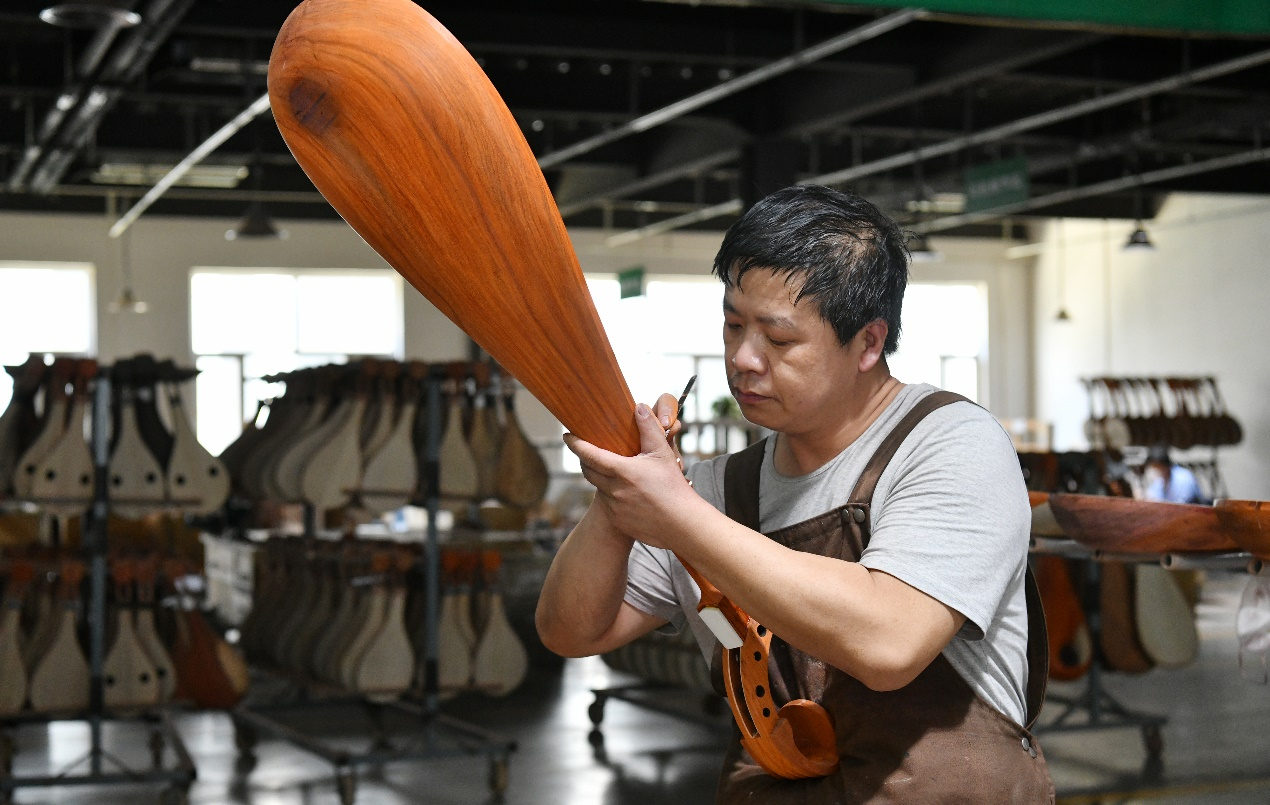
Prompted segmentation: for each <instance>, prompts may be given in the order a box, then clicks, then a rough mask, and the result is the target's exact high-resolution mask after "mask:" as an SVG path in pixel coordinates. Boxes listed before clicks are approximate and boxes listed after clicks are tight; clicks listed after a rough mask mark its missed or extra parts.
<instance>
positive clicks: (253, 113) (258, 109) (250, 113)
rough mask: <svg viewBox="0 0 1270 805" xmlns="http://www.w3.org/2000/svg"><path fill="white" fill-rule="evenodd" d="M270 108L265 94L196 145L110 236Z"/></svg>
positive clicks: (126, 229)
mask: <svg viewBox="0 0 1270 805" xmlns="http://www.w3.org/2000/svg"><path fill="white" fill-rule="evenodd" d="M268 108H269V93H267V92H266V93H265V94H264V95H261V96H260V97H259V98H257V99H256V100H255V101H253V102H252V104H251V105H250V106H248V107H247V108H246V109H244V110H242V111H241V112H239V113H238V115H237V116H236V117H234V119H233V120H231V121H229V122H228V123H226V124H225V125H223V126H221V127H220V128H219V129H217V130H216V132H215V133H214V134H213V135H212V136H211V137H208V138H207V139H206V140H204V141H203V142H202V143H200V144H199V146H198V147H197V148H195V149H194V150H193V151H191V152H190V153H189V154H188V155H186V157H185V159H182V160H181V161H180V162H178V163H176V165H174V166H173V167H172V170H170V171H168V172H167V173H166V174H165V175H164V177H163V178H162V179H160V180H159V181H158V182H156V183H155V185H154V187H152V188H150V190H149V191H147V192H146V194H145V195H144V196H142V197H141V199H140V200H139V201H138V202H137V203H136V204H133V205H132V207H131V208H129V210H128V211H127V212H126V213H124V214H123V215H122V216H120V218H119V220H118V221H115V223H114V225H113V226H111V227H110V236H111V237H112V238H117V237H119V236H120V235H122V234H123V233H124V232H126V231H128V227H130V226H132V223H133V222H134V221H136V220H137V219H138V218H140V217H141V213H143V212H145V211H146V210H147V209H149V208H150V205H151V204H153V203H154V202H156V201H158V200H159V197H160V196H162V195H163V194H164V193H166V192H167V190H168V188H169V187H171V186H172V185H174V184H176V182H177V181H178V180H179V179H180V178H181V177H182V176H184V175H185V174H186V173H187V172H188V171H189V169H190V168H192V167H194V166H195V165H197V164H198V163H200V162H202V161H203V160H204V159H205V158H206V157H207V155H208V154H210V153H212V152H213V151H215V150H216V149H217V148H219V147H220V145H221V144H222V143H224V142H225V141H226V140H228V139H229V138H230V137H233V136H234V135H235V134H237V133H238V130H239V129H241V128H242V127H243V126H245V125H247V124H248V123H250V122H251V121H253V120H255V119H256V118H257V117H259V116H260V115H261V114H262V113H263V112H264V111H265V110H266V109H268Z"/></svg>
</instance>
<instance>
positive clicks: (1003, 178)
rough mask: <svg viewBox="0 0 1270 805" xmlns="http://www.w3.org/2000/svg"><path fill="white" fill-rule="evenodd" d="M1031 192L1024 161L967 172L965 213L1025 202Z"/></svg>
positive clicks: (998, 164) (1001, 161)
mask: <svg viewBox="0 0 1270 805" xmlns="http://www.w3.org/2000/svg"><path fill="white" fill-rule="evenodd" d="M1031 191H1032V185H1031V182H1030V180H1029V178H1028V172H1027V160H1026V159H1023V158H1022V157H1019V158H1017V159H1003V160H1000V161H997V162H989V163H988V164H987V165H979V166H977V167H974V168H969V169H967V170H966V212H979V211H980V210H990V209H993V208H995V207H1004V206H1005V205H1007V204H1018V203H1020V202H1023V201H1027V199H1028V196H1029V194H1030V193H1031Z"/></svg>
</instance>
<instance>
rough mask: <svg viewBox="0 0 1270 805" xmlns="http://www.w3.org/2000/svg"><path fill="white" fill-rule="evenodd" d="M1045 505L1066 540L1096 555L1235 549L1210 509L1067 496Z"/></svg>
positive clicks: (1119, 499)
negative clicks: (1105, 552)
mask: <svg viewBox="0 0 1270 805" xmlns="http://www.w3.org/2000/svg"><path fill="white" fill-rule="evenodd" d="M1049 505H1050V510H1051V511H1052V512H1053V513H1054V519H1055V520H1057V521H1058V524H1059V525H1060V526H1061V527H1062V529H1063V533H1064V534H1066V535H1067V536H1068V537H1070V538H1071V539H1074V540H1076V541H1077V542H1080V543H1081V544H1083V545H1085V546H1087V547H1090V548H1093V549H1096V550H1101V551H1110V552H1114V553H1156V554H1162V553H1201V552H1220V551H1234V550H1238V549H1239V546H1238V545H1236V544H1235V542H1234V540H1232V539H1231V538H1230V535H1229V533H1228V532H1227V530H1226V529H1225V528H1223V527H1222V525H1221V522H1220V521H1219V520H1218V519H1217V512H1216V510H1215V509H1214V507H1212V506H1198V505H1192V504H1186V503H1157V502H1154V501H1146V500H1134V499H1133V498H1116V497H1106V496H1103V495H1070V494H1054V495H1050V497H1049Z"/></svg>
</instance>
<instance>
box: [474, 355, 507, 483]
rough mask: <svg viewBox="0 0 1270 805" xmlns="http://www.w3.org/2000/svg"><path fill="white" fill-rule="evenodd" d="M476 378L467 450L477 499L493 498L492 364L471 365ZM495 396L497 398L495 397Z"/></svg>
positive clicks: (495, 444)
mask: <svg viewBox="0 0 1270 805" xmlns="http://www.w3.org/2000/svg"><path fill="white" fill-rule="evenodd" d="M472 369H473V374H474V375H475V377H476V393H475V394H473V395H472V427H471V429H469V431H468V434H467V445H468V449H469V450H470V451H471V453H472V461H473V462H474V463H475V464H476V499H477V500H478V501H482V500H488V499H489V498H492V497H494V494H495V492H496V489H495V475H496V472H497V469H498V453H499V449H498V446H499V442H500V440H499V433H498V411H497V410H495V409H493V408H491V407H490V401H491V396H490V394H489V384H490V367H489V364H488V363H478V364H476V365H475V366H473V367H472ZM493 399H496V398H493Z"/></svg>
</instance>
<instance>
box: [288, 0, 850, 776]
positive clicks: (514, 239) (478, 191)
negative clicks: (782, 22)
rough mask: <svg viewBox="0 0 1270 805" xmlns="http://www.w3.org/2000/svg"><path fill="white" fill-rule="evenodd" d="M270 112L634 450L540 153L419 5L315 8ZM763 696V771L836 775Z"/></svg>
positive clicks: (504, 347)
mask: <svg viewBox="0 0 1270 805" xmlns="http://www.w3.org/2000/svg"><path fill="white" fill-rule="evenodd" d="M269 98H270V102H271V105H272V108H273V115H274V119H275V120H276V122H277V124H278V128H279V129H280V130H281V132H282V136H283V139H284V140H286V143H287V146H288V147H289V148H290V149H291V153H292V154H293V155H294V156H295V158H296V161H297V162H298V163H299V164H300V167H302V168H303V169H304V171H305V173H307V174H308V176H309V178H310V179H311V180H312V181H313V184H314V185H315V186H316V187H317V188H318V190H320V191H321V192H322V195H323V196H325V197H326V199H327V201H329V202H330V203H331V206H333V207H334V208H335V209H336V211H338V212H339V214H340V215H341V216H343V217H344V219H345V220H346V221H347V222H348V223H349V225H351V226H352V227H353V229H354V230H356V231H357V233H358V234H359V235H361V236H362V238H363V239H364V240H365V241H366V242H367V243H368V244H370V246H371V247H372V248H374V249H375V251H377V252H378V253H379V254H380V255H381V256H382V257H383V258H384V259H385V260H386V261H387V262H388V263H389V264H390V265H391V266H392V267H393V268H395V269H396V270H397V271H398V272H399V273H400V274H401V275H402V276H404V277H405V278H406V279H407V280H409V282H410V284H411V285H413V286H414V287H415V288H417V289H418V290H419V291H420V292H421V293H423V295H424V296H426V297H427V298H428V299H429V300H430V301H431V302H432V303H433V304H434V305H436V307H437V308H438V309H439V310H441V312H442V313H444V314H445V315H446V316H448V317H449V318H450V319H451V320H452V321H453V322H454V323H455V324H457V325H458V326H459V327H460V328H462V329H463V330H464V331H465V332H466V333H467V334H468V335H469V336H471V337H472V339H473V340H474V341H476V342H477V343H478V344H480V345H481V346H482V347H483V348H484V349H485V351H486V352H488V353H489V354H490V356H491V357H493V358H494V360H496V361H497V362H498V363H499V364H500V365H501V366H502V367H503V368H504V369H506V370H508V371H509V372H510V373H511V374H512V375H513V376H514V377H515V378H516V379H517V380H518V381H519V382H520V383H521V384H522V385H524V386H525V388H526V389H528V390H529V391H530V393H532V394H533V395H534V396H535V397H537V398H538V400H539V401H541V402H542V404H543V405H544V406H546V408H547V410H549V411H550V412H551V413H552V414H553V415H554V416H555V417H556V418H557V419H559V420H560V422H561V423H563V424H564V426H565V427H566V428H568V430H569V431H570V432H572V433H574V434H576V435H577V436H579V437H580V438H582V439H585V440H586V441H588V442H590V443H592V444H595V445H598V446H599V447H602V448H604V449H606V450H610V451H612V452H615V453H619V454H621V455H626V456H633V455H635V454H637V453H638V452H639V445H640V440H639V432H638V430H637V429H636V426H635V419H634V416H633V411H634V408H635V403H634V400H633V398H632V397H631V393H630V391H629V389H628V388H627V386H626V381H625V379H624V378H623V376H622V372H621V370H620V368H619V367H618V365H617V359H616V358H615V357H614V355H613V350H612V348H611V347H610V345H609V341H608V338H607V337H606V336H605V333H604V329H603V326H602V325H601V323H600V319H599V314H598V313H597V312H596V310H595V305H594V303H593V302H592V299H591V294H590V292H589V291H588V289H587V286H586V280H585V278H584V277H583V275H582V271H581V268H580V267H579V265H578V261H577V257H576V256H575V255H574V253H573V248H572V245H571V243H570V240H569V235H568V232H567V231H566V230H565V227H564V222H563V221H562V220H561V218H560V214H559V212H558V210H557V208H556V204H555V201H554V199H553V198H552V196H551V192H550V190H549V188H548V187H547V184H546V181H545V180H544V178H543V175H542V172H541V170H539V168H538V165H537V162H536V160H535V158H534V154H533V151H532V150H531V149H530V147H529V145H528V143H527V142H525V138H524V135H523V134H521V131H520V127H519V125H518V124H517V123H516V120H515V118H513V117H512V115H511V112H510V111H509V110H508V109H507V107H506V105H505V104H504V103H503V101H502V99H501V98H500V97H499V95H498V92H497V91H496V90H495V89H494V86H493V85H492V84H491V83H490V81H489V79H488V78H487V77H486V76H485V73H484V72H483V71H482V70H481V68H480V67H479V66H478V65H477V63H476V61H475V60H474V59H473V58H472V56H471V55H470V54H468V52H467V51H466V50H464V49H463V46H462V45H460V44H459V42H458V41H457V40H456V39H455V38H454V37H453V36H452V35H451V34H450V33H449V32H448V31H446V30H445V28H443V27H442V26H441V25H440V23H438V22H437V21H436V20H435V19H433V18H432V17H431V16H430V15H429V14H428V13H427V12H426V11H424V10H423V9H421V8H419V7H418V6H417V5H415V4H414V3H411V2H409V0H305V2H303V3H301V4H300V5H299V6H298V7H297V8H296V9H295V10H294V11H292V12H291V15H290V16H289V17H288V18H287V21H286V23H284V24H283V26H282V29H281V30H280V32H279V34H278V38H277V41H276V42H275V44H274V48H273V53H272V54H271V56H270V60H269ZM743 624H744V628H746V629H747V633H748V619H747V620H746V621H743ZM757 628H761V627H757V626H756V634H757ZM733 642H735V641H733ZM756 650H759V651H760V652H761V651H763V649H762V648H761V647H759V648H756ZM752 653H753V652H751V654H752ZM747 673H749V672H748V671H747ZM752 674H760V675H761V677H765V676H766V674H767V665H766V661H764V662H763V663H761V664H759V663H755V668H754V669H752ZM761 677H760V681H759V682H756V683H755V685H754V687H757V686H758V685H760V684H762V683H761ZM741 678H742V679H745V678H748V677H746V675H745V674H742V675H741ZM743 694H744V695H743ZM753 694H754V692H753V691H752V690H745V691H737V690H735V689H734V690H733V691H732V693H731V694H730V695H729V701H730V703H731V704H732V706H733V712H734V713H735V714H736V715H737V720H738V723H739V724H741V726H742V729H743V731H748V730H749V728H748V727H747V723H749V722H746V721H745V713H750V714H751V716H750V719H751V721H754V717H753V713H755V712H757V713H758V714H759V718H758V719H757V721H754V723H755V725H756V726H755V728H754V732H755V733H756V734H755V735H754V736H752V737H749V738H747V740H748V741H749V743H748V744H747V747H751V744H752V745H753V747H756V748H752V747H751V753H752V754H753V755H754V757H755V760H758V761H759V762H760V763H761V764H763V767H764V768H765V769H767V770H768V771H769V772H770V773H772V774H773V775H777V776H781V777H790V776H793V777H799V776H802V777H805V776H814V775H815V774H826V773H828V772H829V771H831V770H832V768H833V766H835V765H836V757H835V758H834V759H833V761H832V762H828V763H826V762H820V761H823V760H824V759H825V758H827V757H828V755H829V753H832V752H834V741H833V729H832V724H831V722H830V721H829V719H828V714H827V713H825V712H824V711H823V710H819V712H817V711H816V709H813V708H808V707H806V706H803V705H797V706H794V707H788V706H787V708H786V709H784V710H781V711H779V712H777V713H775V714H774V716H773V717H774V719H775V720H774V721H771V722H769V721H767V720H765V719H767V716H763V715H762V712H763V708H762V703H761V702H759V701H757V700H756V699H755V696H754V695H753ZM768 704H769V707H768V709H769V710H770V702H769V703H768ZM809 704H810V703H809ZM742 708H744V712H742ZM754 708H757V710H755V709H754ZM808 713H810V714H811V715H810V716H809V717H808V716H807V714H808ZM760 724H761V727H760V726H758V725H760ZM808 724H812V727H810V728H809V727H808ZM826 735H827V736H828V742H827V743H826V742H825V741H824V738H825V736H826ZM808 747H812V748H810V749H809V748H808ZM786 755H788V757H786Z"/></svg>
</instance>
